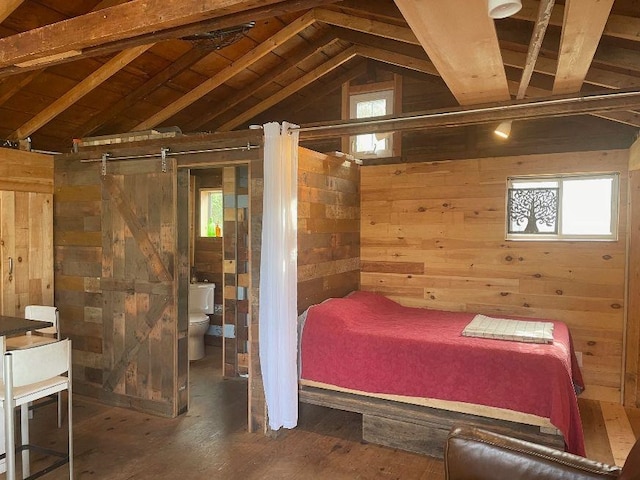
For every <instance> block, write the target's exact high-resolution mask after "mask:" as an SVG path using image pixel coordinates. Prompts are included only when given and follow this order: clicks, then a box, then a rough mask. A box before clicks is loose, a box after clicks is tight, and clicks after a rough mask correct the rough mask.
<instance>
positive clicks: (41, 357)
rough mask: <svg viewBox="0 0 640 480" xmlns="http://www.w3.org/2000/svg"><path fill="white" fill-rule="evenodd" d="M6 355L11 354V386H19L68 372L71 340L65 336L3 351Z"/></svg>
mask: <svg viewBox="0 0 640 480" xmlns="http://www.w3.org/2000/svg"><path fill="white" fill-rule="evenodd" d="M7 355H10V356H11V364H12V370H13V386H14V387H21V386H23V385H29V384H32V383H37V382H42V381H43V380H47V379H49V378H53V377H56V376H58V375H62V374H64V373H66V372H68V371H69V367H70V365H71V340H69V339H68V338H65V339H64V340H59V341H57V342H53V343H47V344H44V345H39V346H37V347H31V348H25V349H24V350H12V351H11V352H7V353H5V356H7ZM3 372H4V370H3ZM3 377H4V374H3Z"/></svg>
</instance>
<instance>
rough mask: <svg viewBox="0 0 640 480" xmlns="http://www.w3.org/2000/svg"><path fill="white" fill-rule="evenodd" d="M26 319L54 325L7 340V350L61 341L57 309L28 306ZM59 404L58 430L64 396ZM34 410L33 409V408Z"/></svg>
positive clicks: (59, 399) (60, 422) (25, 310)
mask: <svg viewBox="0 0 640 480" xmlns="http://www.w3.org/2000/svg"><path fill="white" fill-rule="evenodd" d="M24 318H26V319H29V320H37V321H40V322H51V323H53V325H52V326H50V327H44V328H39V329H38V330H35V331H33V332H31V331H29V332H26V333H25V334H24V335H18V336H16V337H7V338H6V339H5V348H6V349H7V350H21V349H23V348H31V347H35V346H37V345H44V344H47V343H53V342H57V341H58V340H59V339H60V330H59V314H58V309H57V308H56V307H51V306H48V305H27V306H26V307H25V309H24ZM53 401H56V399H55V398H54V399H53V400H50V401H47V402H43V403H39V404H38V405H36V406H43V405H48V404H49V403H51V402H53ZM57 402H58V428H60V427H62V394H58V396H57ZM32 408H33V407H32Z"/></svg>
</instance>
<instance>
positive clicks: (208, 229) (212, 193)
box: [200, 188, 223, 237]
mask: <svg viewBox="0 0 640 480" xmlns="http://www.w3.org/2000/svg"><path fill="white" fill-rule="evenodd" d="M222 206H223V205H222V190H221V189H219V188H202V189H200V236H201V237H221V236H222V225H223V218H222V215H223V208H222Z"/></svg>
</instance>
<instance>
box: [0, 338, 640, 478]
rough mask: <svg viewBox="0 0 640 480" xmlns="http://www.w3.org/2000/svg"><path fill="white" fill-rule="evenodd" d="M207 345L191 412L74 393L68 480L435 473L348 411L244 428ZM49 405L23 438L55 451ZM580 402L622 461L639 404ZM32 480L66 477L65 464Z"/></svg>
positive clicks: (588, 425) (588, 422)
mask: <svg viewBox="0 0 640 480" xmlns="http://www.w3.org/2000/svg"><path fill="white" fill-rule="evenodd" d="M208 348H209V350H208V355H207V357H205V358H204V359H203V360H200V361H197V362H193V363H192V364H191V405H190V410H189V412H188V413H187V414H186V415H183V416H181V417H179V418H175V419H166V418H160V417H155V416H152V415H145V414H140V413H136V412H133V411H129V410H125V409H121V408H115V407H106V406H103V405H100V404H98V403H96V402H94V401H92V400H88V399H86V398H82V397H80V396H75V398H74V416H75V418H74V429H75V434H74V438H75V472H76V475H75V478H76V479H80V480H84V479H94V480H98V479H109V480H119V479H160V478H162V479H164V478H172V479H179V480H197V479H243V480H244V479H307V478H309V479H315V478H317V479H325V478H331V479H403V480H404V479H436V480H440V479H444V472H443V465H442V461H440V460H435V459H432V458H428V457H424V456H420V455H415V454H411V453H406V452H402V451H397V450H393V449H390V448H385V447H380V446H376V445H372V444H367V443H364V442H362V441H361V440H360V428H361V423H360V418H359V416H358V415H356V414H352V413H347V412H341V411H336V410H330V409H325V408H323V407H315V406H310V405H302V407H301V411H300V422H299V426H298V428H296V429H294V430H287V431H285V432H284V433H282V434H281V435H280V436H279V437H278V438H268V437H265V436H263V435H261V434H249V433H246V431H245V429H246V412H247V402H246V398H247V383H246V381H245V380H242V379H238V380H223V379H222V378H221V370H220V363H221V362H220V350H219V349H216V348H212V347H208ZM54 408H55V407H54V406H47V407H43V408H42V409H39V410H38V411H37V412H36V414H35V418H34V419H33V420H32V427H31V428H32V440H33V441H34V442H33V443H40V444H46V445H47V446H48V447H52V448H64V447H65V442H66V438H65V431H64V429H62V431H61V430H58V429H57V428H56V427H55V410H54ZM580 408H581V414H582V417H583V422H584V423H585V441H586V446H587V454H588V456H589V457H590V458H594V459H596V460H599V461H603V462H606V463H622V462H623V461H624V457H625V456H626V452H628V450H629V448H630V446H631V445H630V442H633V439H635V438H636V437H638V436H640V410H638V409H625V408H623V407H620V406H616V405H610V404H600V403H599V402H594V401H588V400H587V401H582V400H581V402H580ZM36 463H40V462H36ZM36 463H34V465H33V467H34V468H33V470H35V468H37V467H38V465H37V464H36ZM3 477H4V476H3V475H0V478H3ZM41 478H43V479H48V480H52V479H64V478H68V469H67V467H66V466H64V467H61V468H59V469H58V470H56V471H53V472H51V473H49V474H47V475H45V476H43V477H41Z"/></svg>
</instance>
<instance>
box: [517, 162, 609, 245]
mask: <svg viewBox="0 0 640 480" xmlns="http://www.w3.org/2000/svg"><path fill="white" fill-rule="evenodd" d="M617 217H618V174H616V173H612V174H598V175H580V176H578V175H574V176H566V175H565V176H557V177H538V178H534V177H519V178H510V179H508V189H507V239H510V240H616V239H617V220H618V218H617Z"/></svg>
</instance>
